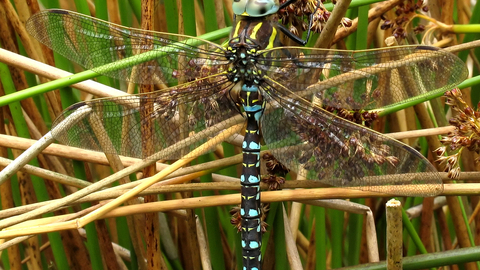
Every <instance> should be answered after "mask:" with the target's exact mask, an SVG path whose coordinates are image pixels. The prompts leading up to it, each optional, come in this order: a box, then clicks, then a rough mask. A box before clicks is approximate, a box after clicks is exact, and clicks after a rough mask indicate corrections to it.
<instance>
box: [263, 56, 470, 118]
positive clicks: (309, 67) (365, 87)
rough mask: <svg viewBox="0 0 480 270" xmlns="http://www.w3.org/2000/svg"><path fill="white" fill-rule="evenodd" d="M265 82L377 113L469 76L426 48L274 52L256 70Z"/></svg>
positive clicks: (325, 101) (457, 64)
mask: <svg viewBox="0 0 480 270" xmlns="http://www.w3.org/2000/svg"><path fill="white" fill-rule="evenodd" d="M257 66H258V68H259V69H261V70H262V72H263V73H264V74H266V75H267V76H268V77H269V78H271V79H272V80H274V81H276V82H277V83H278V84H281V85H283V86H285V87H286V88H288V89H289V90H290V91H292V92H294V93H296V94H297V95H299V96H302V97H304V98H306V99H307V100H311V98H312V95H315V96H316V97H317V98H318V99H320V100H321V102H322V104H323V105H327V106H332V107H336V108H344V109H375V108H384V107H387V106H389V105H392V104H398V103H405V102H408V101H409V100H412V99H418V100H421V99H423V98H424V97H425V95H426V94H427V93H429V92H436V93H443V92H445V91H446V90H449V89H452V88H454V87H456V86H457V85H458V84H459V83H460V82H462V81H463V80H464V79H465V78H466V77H467V75H468V71H467V69H466V67H465V63H463V61H462V60H460V59H459V58H458V57H457V56H455V55H454V54H451V53H449V52H445V51H441V50H438V49H436V48H433V47H428V46H403V47H392V48H386V49H378V50H366V51H341V50H340V51H339V50H322V49H311V48H297V47H295V48H293V47H287V48H274V49H271V50H266V51H262V52H261V53H260V56H259V64H258V65H257Z"/></svg>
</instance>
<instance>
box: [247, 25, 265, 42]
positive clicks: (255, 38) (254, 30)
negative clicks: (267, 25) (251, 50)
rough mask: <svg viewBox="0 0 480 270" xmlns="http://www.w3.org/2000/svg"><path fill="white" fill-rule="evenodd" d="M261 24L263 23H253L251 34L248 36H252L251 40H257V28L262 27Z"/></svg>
mask: <svg viewBox="0 0 480 270" xmlns="http://www.w3.org/2000/svg"><path fill="white" fill-rule="evenodd" d="M262 25H263V23H259V24H257V25H255V27H254V28H253V30H252V34H251V35H250V38H252V39H253V40H257V33H258V30H259V29H260V27H262Z"/></svg>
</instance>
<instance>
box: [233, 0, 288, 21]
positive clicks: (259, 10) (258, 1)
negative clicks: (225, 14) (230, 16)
mask: <svg viewBox="0 0 480 270" xmlns="http://www.w3.org/2000/svg"><path fill="white" fill-rule="evenodd" d="M279 6H280V5H279V3H278V0H234V2H233V11H234V13H235V14H236V15H241V16H249V17H263V16H267V15H270V14H274V13H276V12H277V11H278V8H279Z"/></svg>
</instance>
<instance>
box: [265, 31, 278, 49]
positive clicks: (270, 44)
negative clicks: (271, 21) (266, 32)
mask: <svg viewBox="0 0 480 270" xmlns="http://www.w3.org/2000/svg"><path fill="white" fill-rule="evenodd" d="M276 37H277V29H275V27H273V28H272V34H271V35H270V39H269V40H268V46H267V47H266V48H265V49H271V48H273V42H274V41H275V38H276Z"/></svg>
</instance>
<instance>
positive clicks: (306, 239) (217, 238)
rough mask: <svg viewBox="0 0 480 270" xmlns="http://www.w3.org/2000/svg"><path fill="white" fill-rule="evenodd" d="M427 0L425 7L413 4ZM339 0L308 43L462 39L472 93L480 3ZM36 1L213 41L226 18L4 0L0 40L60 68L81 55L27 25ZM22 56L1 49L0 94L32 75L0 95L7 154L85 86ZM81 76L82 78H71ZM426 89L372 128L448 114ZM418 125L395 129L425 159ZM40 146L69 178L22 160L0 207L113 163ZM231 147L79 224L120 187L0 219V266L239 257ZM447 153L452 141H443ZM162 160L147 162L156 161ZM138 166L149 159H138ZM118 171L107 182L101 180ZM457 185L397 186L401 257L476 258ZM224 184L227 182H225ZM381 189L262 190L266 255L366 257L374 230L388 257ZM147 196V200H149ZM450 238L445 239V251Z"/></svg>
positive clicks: (180, 262) (461, 261)
mask: <svg viewBox="0 0 480 270" xmlns="http://www.w3.org/2000/svg"><path fill="white" fill-rule="evenodd" d="M142 2H143V3H142ZM374 2H378V3H374ZM415 5H418V6H417V7H418V9H417V10H415V11H414V12H405V10H406V9H407V7H414V6H415ZM425 5H427V6H428V9H427V8H424V6H425ZM325 7H326V9H327V10H332V7H333V5H332V4H331V3H330V4H325ZM337 7H338V9H336V10H335V12H336V13H337V16H340V17H346V18H350V19H352V20H353V22H352V23H351V25H349V23H348V21H346V22H345V23H344V25H342V26H339V27H338V29H337V28H336V27H334V28H327V29H324V33H322V35H325V38H323V39H318V37H319V34H314V35H313V37H312V38H311V39H310V42H309V44H308V45H307V46H317V47H318V46H320V47H330V44H331V43H332V41H334V42H335V44H334V45H333V46H332V47H331V48H334V49H335V48H337V49H350V50H358V49H366V48H369V49H371V48H379V47H384V46H385V43H384V41H385V39H386V38H388V37H390V36H396V37H397V39H395V41H394V42H395V43H398V44H399V45H403V44H405V43H406V40H408V41H409V42H410V43H412V41H413V42H415V41H416V42H418V43H422V44H429V45H434V46H441V47H448V46H453V45H457V44H465V45H466V47H464V50H463V51H461V52H459V53H458V55H459V57H460V58H461V59H462V60H464V61H465V62H466V63H467V64H468V65H469V68H470V70H471V73H472V74H471V77H472V78H473V79H472V80H469V81H467V82H465V83H463V84H462V85H461V86H460V88H461V89H462V92H463V99H464V100H465V102H466V104H469V105H470V106H472V108H476V104H477V102H478V101H479V100H480V92H478V91H476V90H477V89H476V88H478V84H477V83H476V77H475V76H477V75H478V71H479V62H478V52H477V51H476V50H466V49H471V48H472V47H475V46H478V45H476V44H475V43H474V44H472V43H470V42H471V41H475V40H477V39H478V34H477V33H476V32H478V30H479V29H478V26H476V24H477V23H479V22H478V21H479V20H480V7H479V6H478V5H476V4H475V3H474V4H472V2H470V1H465V0H458V1H452V0H443V1H429V2H428V3H422V2H420V1H419V2H413V1H401V0H390V1H383V2H381V1H367V0H354V1H352V2H351V3H349V4H348V3H347V2H346V1H342V2H340V3H338V5H337ZM43 8H63V9H67V10H73V11H77V12H79V13H83V14H87V15H92V16H94V17H97V18H100V19H103V20H107V21H110V22H113V23H117V24H121V25H124V26H128V27H142V24H141V23H140V22H141V21H142V16H150V15H151V16H153V18H154V19H153V20H152V21H153V22H154V24H153V25H152V26H151V27H152V28H151V29H154V30H155V31H161V32H170V33H180V34H186V35H192V36H200V35H204V34H210V35H207V36H204V37H205V38H208V39H210V40H212V41H217V42H218V41H223V40H225V39H226V38H228V34H229V32H230V30H231V28H230V27H231V25H232V10H231V1H230V0H224V1H220V0H203V1H201V0H199V1H195V0H177V1H173V0H165V1H160V2H158V3H156V2H154V1H147V0H146V1H140V0H130V1H115V0H104V1H100V0H96V1H85V0H75V1H74V0H64V1H62V0H59V1H52V0H44V1H38V2H37V1H36V0H34V1H23V0H15V1H11V2H10V1H7V0H1V1H0V25H1V30H0V47H1V48H3V49H6V50H9V51H12V52H14V53H16V54H22V55H25V56H27V57H28V58H31V59H35V60H37V61H41V62H45V63H48V64H50V65H53V66H56V67H58V68H60V69H63V70H66V71H69V72H71V73H79V72H80V71H81V70H82V69H81V67H79V66H78V65H76V64H74V63H71V62H69V61H67V60H66V59H64V58H63V57H61V56H59V55H57V54H54V53H52V52H51V51H49V50H48V49H46V48H45V47H43V46H40V45H39V44H38V43H37V42H36V41H35V40H34V39H33V38H31V37H30V36H29V35H28V34H27V33H26V31H25V28H24V24H25V21H26V20H27V19H28V18H29V17H30V16H31V15H32V14H34V13H37V12H38V11H39V10H41V9H43ZM422 9H423V10H424V11H426V10H428V12H426V13H424V14H427V16H428V18H429V19H428V20H429V21H427V20H426V19H425V18H420V17H418V18H413V17H414V15H415V14H420V13H421V12H420V10H422ZM142 10H143V13H142ZM379 10H380V11H379ZM142 14H143V15H142ZM148 14H150V15H148ZM382 14H383V17H382V18H381V16H380V15H382ZM332 17H333V15H332ZM144 19H145V18H143V20H144ZM144 21H145V20H144ZM442 23H443V24H442ZM422 25H423V26H425V30H424V31H423V32H421V33H418V34H417V33H416V31H417V30H421V28H423V26H422ZM143 26H144V27H145V25H143ZM319 26H325V25H324V24H323V25H319ZM414 31H415V33H414ZM300 32H302V31H301V30H300ZM212 33H214V34H212ZM467 59H468V61H467ZM26 61H27V60H26V59H21V58H17V57H15V56H7V53H6V52H4V51H0V62H3V63H0V79H1V84H0V96H5V95H8V94H12V93H14V92H16V91H20V90H24V89H27V88H30V87H34V86H37V85H38V86H37V87H36V88H32V89H30V91H25V93H26V94H25V95H26V96H29V97H30V98H28V99H24V100H22V101H20V102H18V101H16V102H11V101H6V100H5V99H4V100H2V99H0V106H2V107H1V108H0V114H1V117H0V121H2V122H1V123H0V135H1V138H2V139H1V140H0V146H2V147H0V151H1V152H0V153H1V156H3V157H8V158H10V159H14V158H16V157H17V156H18V155H19V154H20V153H21V152H22V150H24V149H26V148H27V147H28V146H29V145H30V144H31V141H28V140H25V139H24V138H31V139H33V140H38V139H40V137H41V135H43V134H45V133H46V132H47V131H48V130H49V128H50V126H51V123H52V119H54V118H55V116H57V115H58V114H59V113H60V112H61V111H62V110H63V109H64V108H66V107H67V106H69V105H71V104H73V103H75V102H79V101H81V100H88V99H91V98H92V94H89V92H88V90H82V91H79V90H78V89H76V88H72V87H70V86H68V85H70V84H71V82H68V81H67V80H59V81H58V82H59V84H57V85H55V84H47V82H48V79H47V78H50V79H52V78H56V77H63V76H62V75H59V74H60V73H59V72H57V71H52V72H51V74H50V75H45V76H47V78H45V77H36V75H35V74H43V73H44V72H47V70H46V69H45V68H44V67H41V66H37V65H36V64H34V63H30V62H26ZM22 63H23V64H25V65H27V66H28V71H25V70H24V69H23V68H21V67H20V65H21V64H22ZM82 74H84V73H82ZM86 76H87V77H88V76H92V75H91V74H90V75H86ZM72 78H73V79H72ZM84 79H85V77H83V78H79V77H75V76H73V77H71V78H69V79H68V80H70V81H71V80H78V81H81V80H84ZM96 80H97V81H98V82H100V83H102V84H105V85H109V86H112V87H114V88H124V85H122V84H121V83H119V82H118V81H114V80H111V79H109V78H106V77H98V78H97V79H96ZM467 87H471V88H467ZM79 88H80V89H83V88H82V86H79ZM94 88H98V89H97V90H102V91H105V92H104V93H105V94H104V96H109V95H114V94H115V93H111V92H109V91H112V90H109V89H108V88H103V87H101V86H94ZM100 88H101V89H100ZM51 90H54V91H51ZM85 91H87V92H85ZM40 93H44V94H41V95H40ZM95 95H97V94H95ZM0 98H1V97H0ZM434 102H435V103H436V104H437V105H436V106H437V107H433V108H440V109H437V110H436V112H440V113H431V111H428V110H426V109H425V108H424V109H423V111H422V110H421V109H420V108H419V107H415V108H413V107H412V108H408V109H406V110H404V111H402V112H398V113H395V114H393V115H389V116H387V117H385V118H382V119H381V120H379V121H378V123H377V124H376V126H375V128H376V129H378V130H379V131H381V132H383V131H386V127H385V126H387V127H388V131H389V132H395V131H407V130H417V129H426V128H429V127H435V126H448V125H449V123H448V119H449V118H450V117H452V116H451V110H448V108H447V107H445V105H444V104H443V100H440V99H436V100H435V101H434ZM7 104H8V106H7ZM417 106H418V105H417ZM432 106H435V105H432ZM443 108H445V109H443ZM456 113H458V112H456ZM415 119H421V120H420V121H416V120H415ZM385 123H389V124H388V125H385ZM412 123H413V124H412ZM420 123H421V124H420ZM3 134H4V135H3ZM404 134H408V132H407V133H404ZM475 136H477V135H472V138H474V137H475ZM429 138H430V139H429V140H427V139H425V138H424V137H422V138H420V139H417V138H413V139H412V138H410V139H404V140H403V141H404V142H406V143H408V144H410V145H412V146H414V147H416V148H417V149H418V150H419V151H420V152H421V153H423V154H424V155H426V156H428V157H429V158H430V159H431V160H432V161H433V154H432V151H433V150H435V149H437V148H438V147H440V146H441V142H440V140H439V137H438V136H436V135H433V136H430V137H429ZM462 149H463V148H462ZM457 151H458V149H457ZM44 153H45V154H41V155H39V156H38V157H37V158H36V159H34V160H33V161H32V162H31V163H30V165H33V166H35V167H41V168H44V169H46V170H49V171H55V172H59V173H61V174H63V175H68V176H70V178H66V177H60V176H58V175H53V174H48V175H46V174H45V172H38V171H37V172H35V171H33V170H32V171H28V172H26V171H22V172H19V173H18V174H17V175H16V176H14V177H12V178H11V179H10V180H8V181H5V182H4V183H3V184H2V185H1V186H0V196H1V203H2V209H4V210H3V211H1V212H0V217H1V218H2V219H3V220H2V221H5V219H6V218H8V217H12V216H18V215H20V214H23V213H28V212H29V211H31V210H33V209H36V208H38V207H39V206H41V205H44V204H52V203H54V202H55V201H54V200H57V199H60V198H63V197H65V196H66V195H68V194H72V193H74V192H76V191H77V190H79V189H82V188H83V189H86V188H87V187H88V186H89V185H90V183H92V182H96V181H99V180H100V179H103V178H105V177H107V176H108V175H110V174H111V173H112V171H114V170H116V168H115V169H112V168H111V166H109V165H108V162H107V161H106V159H105V158H104V157H103V156H102V155H100V154H94V153H93V154H92V153H89V152H84V151H80V150H71V149H70V148H64V147H61V146H56V147H55V148H51V149H48V150H46V151H45V152H44ZM239 153H240V150H239V148H238V146H234V145H232V144H227V143H224V144H222V147H221V148H218V149H217V150H216V151H215V152H214V153H212V154H208V155H204V156H202V157H200V158H198V159H197V160H196V161H195V162H193V163H192V165H195V164H202V165H201V166H192V167H191V168H192V169H191V170H190V171H188V173H186V172H183V176H182V177H179V178H176V179H177V180H178V183H183V182H188V181H192V182H195V183H196V184H176V185H157V186H156V187H155V188H152V189H149V190H148V192H146V193H145V194H143V196H144V197H143V198H139V199H135V200H131V201H130V202H128V203H127V204H128V205H129V206H128V207H123V208H122V209H123V210H122V209H119V210H118V211H112V212H110V213H109V215H108V216H107V217H106V218H102V219H98V220H95V221H93V222H90V223H88V224H86V225H85V226H84V227H83V228H81V229H73V228H75V226H74V225H75V219H76V218H78V217H81V216H83V215H85V214H87V213H90V212H91V211H93V210H94V209H96V208H97V207H98V206H100V205H102V204H103V203H104V201H105V200H111V199H114V198H116V197H118V196H119V195H120V194H123V192H124V189H121V188H119V189H116V190H115V189H110V190H105V191H103V192H97V193H92V194H91V195H89V196H88V197H85V198H84V199H82V200H81V201H77V202H76V203H72V204H69V205H68V207H62V208H53V209H52V211H51V212H49V213H48V214H44V215H42V216H41V217H40V216H33V217H30V218H29V219H31V221H30V222H29V223H26V224H21V225H18V226H21V229H20V231H22V232H23V233H24V234H27V235H30V234H31V235H33V236H32V237H25V238H22V239H19V240H18V241H16V240H15V239H14V238H13V236H9V237H8V239H3V238H5V236H3V237H2V235H1V233H0V237H1V238H2V239H3V242H2V245H1V246H0V248H1V249H2V250H3V252H2V255H1V256H2V268H3V269H201V268H203V269H241V268H242V266H241V260H240V259H239V258H241V245H240V234H239V233H237V231H236V229H235V228H234V227H233V226H232V224H231V223H230V219H231V214H230V209H231V208H232V206H234V205H237V204H238V203H239V202H240V196H239V195H238V191H239V188H240V186H239V184H238V181H234V180H235V179H238V172H239V166H238V163H239V162H241V155H239ZM47 154H48V155H47ZM448 154H450V155H453V153H451V152H448ZM461 157H462V158H461V159H460V161H459V162H458V164H456V165H458V166H461V168H462V169H463V171H471V172H473V173H470V174H466V173H460V178H459V179H457V180H458V182H459V183H466V182H472V181H475V180H476V179H478V174H476V173H475V171H476V168H477V166H476V164H475V162H474V161H475V159H476V158H477V156H476V154H475V153H472V152H469V151H467V150H466V149H465V151H461ZM2 162H3V163H1V164H0V165H1V166H5V164H6V163H5V162H6V161H4V160H2ZM122 162H123V163H124V165H125V166H128V165H131V164H132V163H133V162H134V160H131V159H122ZM154 166H155V165H154ZM161 166H162V165H157V168H159V167H161ZM153 168H155V167H153ZM439 170H443V168H439ZM144 174H148V172H146V171H144ZM141 176H142V175H141V174H138V175H136V174H132V175H131V176H130V178H131V180H135V179H136V177H141ZM443 176H445V174H443ZM232 179H233V181H232ZM445 179H447V178H446V176H445ZM120 181H125V182H127V181H128V180H120ZM446 181H448V180H446ZM307 182H311V181H307ZM121 183H124V182H121ZM117 185H118V182H116V183H115V184H113V185H112V186H117ZM311 186H315V183H301V182H300V181H293V182H292V183H288V182H287V184H286V186H284V188H293V187H311ZM455 186H459V188H458V189H456V190H453V188H452V186H451V185H448V186H447V185H446V186H445V192H444V193H445V195H449V196H447V197H438V198H435V199H434V198H401V201H402V205H403V210H404V211H403V223H404V226H405V229H404V230H402V229H399V230H398V232H397V237H400V241H401V242H402V243H403V251H404V256H405V257H406V258H405V260H404V266H403V267H404V268H405V269H424V268H433V267H441V266H444V265H451V264H453V265H452V266H448V267H450V268H451V269H479V262H478V260H479V259H480V249H479V248H476V247H475V246H476V245H478V244H479V243H480V229H479V226H477V224H479V222H480V216H478V214H477V213H478V209H480V207H479V205H480V204H479V197H478V196H477V194H478V192H479V190H480V189H479V188H478V187H477V186H476V185H468V186H467V185H466V184H457V185H455ZM229 194H231V195H230V196H228V195H229ZM455 195H462V196H455ZM188 198H193V199H188ZM307 198H328V199H333V198H343V199H349V200H348V202H338V201H329V202H324V203H323V204H321V203H319V202H317V201H315V202H314V201H311V202H309V203H308V204H299V203H295V202H292V201H293V200H295V199H307ZM387 198H388V197H387V196H385V197H383V196H382V195H381V194H372V193H365V192H360V191H355V190H341V191H340V190H338V189H328V190H325V189H298V190H292V191H277V192H265V195H263V194H262V200H263V201H264V202H271V204H270V205H269V212H268V217H267V219H266V223H267V224H268V227H267V233H266V234H265V235H264V238H263V239H264V249H263V251H264V252H263V254H264V269H298V268H297V267H296V266H295V265H296V264H295V262H296V263H298V262H301V263H302V265H303V267H304V269H333V268H340V267H347V266H350V267H352V268H357V269H366V268H367V265H365V264H366V263H368V262H369V259H368V254H369V253H371V252H372V250H371V249H372V247H371V246H369V245H368V243H371V241H372V239H377V240H378V253H379V257H380V259H381V260H385V259H386V258H387V256H388V254H387V252H386V244H385V243H386V240H385V238H386V215H385V207H384V205H385V202H386V200H387ZM144 202H145V203H146V202H152V203H150V204H148V205H147V204H145V203H144ZM37 203H38V204H37ZM315 205H320V206H315ZM362 205H366V206H368V208H365V207H362ZM72 221H73V222H72ZM62 222H64V223H62ZM68 222H70V223H68ZM50 223H52V224H58V226H57V225H52V226H50V227H48V226H47V227H48V228H47V229H46V230H47V231H48V233H45V231H41V232H42V233H40V232H39V231H36V229H37V228H38V227H37V226H40V225H44V224H50ZM1 224H2V223H1V221H0V227H1V228H5V227H6V226H5V225H1ZM60 224H61V225H60ZM72 224H73V225H72ZM63 225H65V226H63ZM72 226H73V227H72ZM285 231H286V232H287V233H285ZM4 232H7V231H4ZM402 233H403V234H402ZM286 235H287V236H286ZM10 238H12V239H10ZM7 240H9V241H7ZM7 247H8V248H7ZM459 247H461V248H462V249H458V248H459ZM452 250H453V251H454V252H447V251H452ZM418 254H424V255H422V256H419V255H418ZM385 265H386V264H385V262H383V263H378V264H372V265H369V266H368V267H369V268H368V269H377V268H378V269H380V268H382V269H383V268H385V267H386V266H385Z"/></svg>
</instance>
